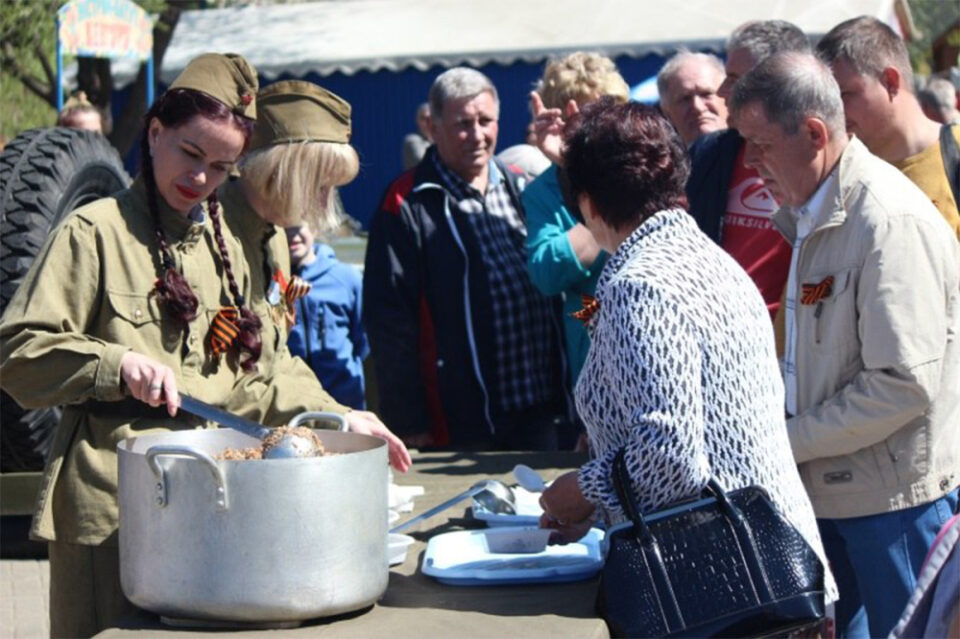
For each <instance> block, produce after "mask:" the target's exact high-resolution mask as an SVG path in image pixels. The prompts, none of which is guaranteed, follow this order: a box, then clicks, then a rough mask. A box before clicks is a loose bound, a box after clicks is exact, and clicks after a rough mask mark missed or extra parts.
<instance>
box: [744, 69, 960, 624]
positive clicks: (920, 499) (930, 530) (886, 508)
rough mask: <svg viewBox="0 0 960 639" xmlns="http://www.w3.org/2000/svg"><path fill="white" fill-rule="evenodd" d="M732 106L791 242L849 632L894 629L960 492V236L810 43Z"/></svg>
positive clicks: (803, 388) (833, 555) (802, 383)
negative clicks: (873, 136) (850, 115)
mask: <svg viewBox="0 0 960 639" xmlns="http://www.w3.org/2000/svg"><path fill="white" fill-rule="evenodd" d="M730 108H731V113H732V115H733V118H734V122H735V124H736V126H737V128H738V129H739V130H740V133H741V134H742V135H743V137H744V138H745V139H746V141H747V148H746V158H745V161H746V163H747V164H748V165H752V166H754V167H755V168H757V170H758V171H759V172H760V174H761V177H762V178H763V180H764V182H765V183H766V185H767V187H768V188H770V190H771V191H773V193H774V195H775V196H776V197H777V198H778V200H779V201H780V202H781V203H782V205H783V206H782V208H781V209H780V210H779V211H778V212H777V213H776V214H775V216H774V223H775V224H776V225H777V227H778V228H779V229H780V231H781V232H782V233H783V234H784V236H785V237H786V238H787V240H788V241H790V242H791V243H792V244H793V254H792V261H791V267H790V275H789V277H788V280H787V299H786V309H787V310H786V313H787V315H786V319H787V339H786V353H785V357H784V372H785V377H786V379H785V381H786V389H787V406H786V410H787V414H788V420H787V428H788V430H789V434H790V443H791V446H792V448H793V453H794V457H795V459H796V460H797V462H798V463H799V465H800V474H801V477H802V478H803V480H804V485H805V486H806V488H807V491H808V492H809V494H810V498H811V501H812V502H813V506H814V510H815V512H816V514H817V517H818V523H819V525H820V531H821V535H822V537H823V542H824V546H825V548H826V552H827V557H828V559H829V561H830V564H831V567H832V569H833V572H834V574H835V576H836V578H837V582H838V585H839V587H840V601H839V602H838V604H837V631H838V636H845V637H860V636H863V637H868V636H872V637H878V636H886V635H887V634H888V633H889V632H890V629H891V628H892V627H893V625H894V623H896V621H897V618H898V616H899V614H900V612H901V611H902V610H903V607H904V605H905V604H906V602H907V599H908V598H909V595H910V593H911V592H912V591H913V589H914V587H915V585H916V576H917V575H916V573H917V570H918V569H919V567H920V563H921V562H922V561H923V558H924V556H925V554H926V551H927V549H928V548H929V546H930V544H931V542H932V541H933V538H934V536H935V535H936V533H937V531H938V530H939V528H940V527H941V526H942V525H943V523H944V522H946V520H947V519H948V518H949V516H950V513H951V511H952V510H953V509H954V508H956V504H957V484H958V482H960V457H958V451H960V428H958V427H960V344H958V339H960V337H958V335H960V281H958V278H960V246H958V244H957V242H956V241H955V240H954V236H953V233H952V231H951V229H950V228H949V226H948V225H947V224H946V222H944V220H943V217H942V216H940V215H939V214H938V212H937V210H936V209H935V208H934V207H933V205H932V204H931V203H930V199H929V198H928V197H927V196H925V195H924V194H923V192H922V191H920V190H919V189H918V188H917V187H916V186H915V185H914V184H913V183H912V182H911V181H910V180H908V179H907V178H906V177H904V175H903V174H902V173H900V172H899V171H897V170H896V169H895V168H894V167H892V166H890V165H889V164H887V163H886V162H883V161H882V160H880V159H879V158H877V157H875V156H873V155H871V153H870V152H869V151H868V150H867V149H866V147H865V146H864V145H863V144H862V143H861V142H860V141H859V140H858V139H856V138H848V136H847V134H846V132H845V126H844V115H843V103H842V101H841V98H840V89H839V87H838V86H837V83H836V81H835V79H834V78H833V76H832V75H831V72H830V69H829V68H827V67H826V66H825V65H824V64H823V63H821V62H819V61H818V60H817V59H816V58H814V57H813V56H811V55H809V54H801V53H784V54H779V55H776V56H773V57H771V58H769V59H768V60H766V61H764V62H763V63H762V64H760V65H759V66H757V67H756V68H755V69H753V70H752V71H751V72H750V73H748V74H747V75H745V76H744V77H743V78H742V79H741V80H740V81H739V82H738V83H737V85H736V87H735V88H734V91H733V96H732V100H731V103H730Z"/></svg>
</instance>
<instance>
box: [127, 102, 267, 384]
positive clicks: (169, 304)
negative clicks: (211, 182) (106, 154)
mask: <svg viewBox="0 0 960 639" xmlns="http://www.w3.org/2000/svg"><path fill="white" fill-rule="evenodd" d="M197 116H201V117H205V118H207V119H209V120H213V121H216V122H230V123H231V124H233V125H234V126H237V127H238V128H239V129H240V130H241V131H242V132H243V134H244V146H243V149H244V150H246V148H247V146H248V144H249V142H250V134H251V132H252V131H253V121H252V120H249V119H248V118H245V117H243V116H240V115H237V114H235V113H233V112H232V111H230V110H229V109H228V108H227V107H226V106H225V105H224V104H223V103H221V102H219V101H218V100H215V99H214V98H211V97H209V96H207V95H205V94H203V93H201V92H199V91H193V90H191V89H172V90H170V91H167V92H166V93H165V94H164V95H163V96H162V97H161V98H160V99H159V100H157V102H155V103H154V104H153V106H152V107H151V108H150V110H149V111H148V112H147V114H146V115H145V116H144V123H145V126H144V129H143V136H142V138H141V140H140V163H141V173H142V175H143V181H144V185H145V186H146V191H147V206H148V207H149V210H150V215H151V217H152V218H153V225H154V237H155V238H156V240H157V246H158V248H159V251H160V255H159V260H160V276H159V277H158V278H157V281H156V283H155V284H154V290H155V291H156V293H157V298H158V300H159V301H160V304H161V305H162V306H163V307H164V308H165V309H166V311H167V313H169V314H170V316H171V317H173V318H174V320H175V321H177V322H180V323H182V324H187V323H188V322H190V321H192V320H194V319H195V318H196V317H197V309H198V307H199V301H198V300H197V296H196V295H195V294H194V292H193V290H192V289H191V288H190V285H189V284H188V283H187V281H186V280H185V279H184V277H183V274H182V273H180V271H179V270H177V268H176V266H175V264H174V261H173V256H172V254H171V252H170V247H169V246H168V245H167V241H166V237H165V236H164V233H163V228H162V226H161V225H160V206H159V198H160V193H159V190H158V188H157V183H156V179H155V177H154V173H153V158H152V157H151V155H150V141H149V132H150V122H151V121H153V119H154V118H156V119H157V120H159V122H160V123H161V124H163V125H164V126H165V127H173V128H175V127H177V126H180V125H183V124H186V123H187V122H188V121H189V120H190V119H192V118H194V117H197ZM207 205H208V210H209V212H210V217H211V220H212V221H213V229H214V235H215V237H216V241H217V249H218V251H219V253H220V260H221V262H222V263H223V268H224V271H225V272H226V274H227V282H228V284H229V288H230V294H231V296H232V297H233V303H234V304H235V305H236V307H237V309H238V310H239V319H238V321H237V328H238V329H239V330H240V334H239V335H238V338H237V341H238V343H239V346H240V349H241V351H243V352H244V353H246V357H245V358H243V359H242V361H241V366H242V367H243V369H244V370H246V371H251V370H253V369H255V368H256V365H257V360H258V359H259V358H260V348H261V340H260V329H261V327H262V325H261V322H260V319H259V318H258V317H257V316H256V314H255V313H253V312H252V311H251V310H250V309H249V308H247V306H246V300H245V299H244V297H243V295H242V294H241V293H240V287H239V286H237V281H236V277H235V276H234V274H233V267H232V264H231V262H230V252H229V251H228V250H227V244H226V241H225V240H224V237H223V230H222V225H221V220H220V217H221V216H220V203H219V202H218V201H217V196H216V191H213V192H212V193H211V194H210V195H209V196H208V197H207Z"/></svg>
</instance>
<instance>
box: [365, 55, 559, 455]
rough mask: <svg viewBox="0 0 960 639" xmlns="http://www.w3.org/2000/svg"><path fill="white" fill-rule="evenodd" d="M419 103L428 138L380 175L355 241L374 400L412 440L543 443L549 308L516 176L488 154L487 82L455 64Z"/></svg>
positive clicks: (554, 313) (551, 369)
mask: <svg viewBox="0 0 960 639" xmlns="http://www.w3.org/2000/svg"><path fill="white" fill-rule="evenodd" d="M429 104H430V129H431V131H430V132H431V134H432V137H433V141H434V145H433V146H432V147H431V148H430V149H429V150H428V151H427V154H426V155H425V156H424V158H423V159H422V160H421V161H420V163H419V164H418V165H417V166H416V167H414V168H413V169H412V170H410V171H408V172H406V173H404V174H403V175H401V176H400V177H399V178H397V179H396V180H395V181H394V182H393V183H392V184H391V185H390V186H389V187H388V188H387V192H386V195H385V196H384V198H383V201H382V203H381V206H380V210H379V211H377V212H376V213H375V215H374V217H373V221H372V224H371V229H370V240H369V244H368V247H367V258H366V266H365V269H364V281H363V294H364V298H363V308H364V320H365V325H366V328H367V334H368V337H369V339H370V345H371V348H372V353H373V359H374V364H375V366H376V371H377V381H378V388H379V393H380V412H381V414H382V415H383V416H384V419H386V420H387V421H389V422H390V423H391V425H393V428H394V429H395V432H396V433H397V434H398V435H400V436H401V437H402V438H403V439H404V440H405V441H406V442H407V443H408V444H410V445H412V446H417V447H454V448H457V449H499V450H549V449H556V448H557V445H558V440H557V432H558V426H560V425H562V424H564V422H565V421H567V420H569V419H570V417H569V416H570V406H571V404H569V403H568V400H567V397H566V394H565V393H564V390H563V389H564V383H563V376H564V370H563V355H562V342H561V339H562V337H561V334H560V327H559V321H558V317H559V309H558V308H557V307H555V306H554V304H555V302H557V301H556V300H553V299H551V298H548V297H546V296H544V295H543V294H541V293H540V292H539V291H538V290H537V288H536V287H535V286H534V285H533V282H532V281H531V280H530V275H529V273H528V272H527V268H526V262H527V259H526V258H527V253H526V224H525V218H524V211H523V206H522V204H521V201H520V193H521V191H522V190H523V188H524V184H525V176H524V175H523V174H520V173H517V172H516V171H515V170H513V169H511V168H508V167H507V166H506V165H504V164H503V163H502V162H500V161H499V160H497V159H496V158H495V157H494V151H495V149H496V144H497V132H498V126H497V119H498V116H499V112H500V104H499V100H498V98H497V90H496V88H495V87H494V86H493V84H492V83H491V82H490V80H489V78H487V77H486V76H485V75H483V74H482V73H480V72H479V71H475V70H473V69H468V68H464V67H458V68H454V69H450V70H448V71H445V72H444V73H442V74H441V75H440V76H438V77H437V79H436V80H435V81H434V83H433V86H432V87H431V88H430V94H429Z"/></svg>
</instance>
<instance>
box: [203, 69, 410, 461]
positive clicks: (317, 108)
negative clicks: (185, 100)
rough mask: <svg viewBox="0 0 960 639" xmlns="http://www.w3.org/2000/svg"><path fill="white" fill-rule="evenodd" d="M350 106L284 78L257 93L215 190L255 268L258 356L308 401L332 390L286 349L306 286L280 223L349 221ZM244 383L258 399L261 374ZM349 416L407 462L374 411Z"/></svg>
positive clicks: (355, 164)
mask: <svg viewBox="0 0 960 639" xmlns="http://www.w3.org/2000/svg"><path fill="white" fill-rule="evenodd" d="M350 111H351V108H350V104H349V103H348V102H347V101H346V100H344V99H342V98H341V97H339V96H338V95H336V94H334V93H331V92H329V91H327V90H326V89H324V88H322V87H320V86H318V85H316V84H313V83H312V82H304V81H300V80H284V81H281V82H276V83H274V84H271V85H270V86H269V87H266V88H265V89H263V90H262V91H260V92H259V93H258V94H257V123H256V126H255V127H254V131H253V137H252V140H251V143H250V151H249V152H248V153H247V154H246V156H244V158H243V159H242V160H241V161H240V170H239V178H238V179H231V180H229V181H227V182H225V183H224V184H223V186H221V187H220V189H219V190H218V192H217V193H218V197H219V199H220V201H221V202H222V204H223V206H224V216H225V220H226V222H227V226H228V227H229V229H230V230H231V231H232V232H233V233H234V234H235V235H236V236H237V237H238V238H239V239H240V242H241V243H242V244H243V249H244V254H245V255H246V258H247V262H248V264H249V269H250V283H251V284H250V289H251V296H250V307H251V309H252V310H253V311H254V312H255V313H256V315H257V316H258V318H259V319H260V320H261V322H262V323H263V331H262V335H263V343H262V350H261V356H260V357H261V359H260V361H261V362H262V363H263V364H264V365H269V366H271V367H272V371H273V373H274V374H283V375H286V376H289V377H295V378H296V382H295V383H296V384H297V385H298V387H299V388H300V389H301V392H302V394H303V396H304V397H315V396H319V395H320V394H323V396H326V393H324V392H323V390H322V388H321V386H320V382H319V381H318V380H317V377H316V375H315V374H314V372H313V371H312V370H311V369H310V367H309V366H308V365H307V364H306V362H304V361H303V360H302V359H300V358H298V357H294V356H292V355H291V354H290V351H289V350H288V349H287V347H286V342H287V331H288V329H289V328H290V325H291V324H292V322H293V315H294V311H293V308H294V304H293V302H294V301H295V299H296V296H297V292H299V293H300V294H303V293H306V290H307V289H306V288H305V285H304V283H302V282H296V281H295V280H294V278H293V277H292V273H291V268H290V254H289V250H288V247H287V240H286V236H285V234H284V232H283V229H284V228H286V227H288V226H297V225H301V224H304V223H308V224H311V225H313V227H314V228H317V229H320V230H321V231H333V230H334V229H336V228H337V227H338V226H339V225H340V223H341V222H342V218H341V216H340V215H339V213H338V212H337V211H336V209H335V207H334V205H333V200H334V193H335V188H336V187H338V186H343V185H344V184H347V183H349V182H350V181H351V180H353V178H354V177H356V175H357V171H358V170H359V168H360V160H359V158H358V156H357V152H356V151H355V150H354V148H353V147H352V146H350V143H349V142H350V125H351V120H350ZM278 227H280V228H278ZM267 363H269V364H267ZM261 368H263V366H261ZM241 387H248V390H249V394H252V395H254V396H255V395H256V394H257V393H258V392H259V382H258V380H257V378H255V377H247V378H245V379H243V380H241ZM247 394H248V392H247V389H242V390H239V392H237V393H235V394H234V395H233V397H232V399H234V400H240V404H241V405H243V404H245V403H247V402H246V401H245V398H246V396H247ZM231 408H232V407H231ZM311 410H319V408H311ZM344 410H348V409H346V408H344ZM346 419H347V422H348V424H349V427H350V430H351V431H353V432H360V433H366V434H372V435H376V436H379V437H381V438H383V439H385V440H386V441H387V444H388V446H389V455H390V463H391V465H393V467H394V468H396V469H398V470H401V471H405V470H406V469H407V468H408V467H409V466H410V453H409V452H408V451H407V449H406V446H404V444H403V442H402V441H401V440H400V438H398V437H396V436H395V435H394V434H393V433H391V432H390V431H389V430H388V429H387V427H386V426H385V425H384V424H383V422H381V421H380V419H379V418H378V417H377V416H376V415H374V414H373V413H371V412H369V411H360V410H349V411H348V412H347V414H346Z"/></svg>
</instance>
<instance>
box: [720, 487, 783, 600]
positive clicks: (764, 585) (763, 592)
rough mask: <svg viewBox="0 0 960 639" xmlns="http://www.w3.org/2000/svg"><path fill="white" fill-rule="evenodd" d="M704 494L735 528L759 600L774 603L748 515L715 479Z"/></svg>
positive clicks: (768, 579)
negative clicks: (709, 497)
mask: <svg viewBox="0 0 960 639" xmlns="http://www.w3.org/2000/svg"><path fill="white" fill-rule="evenodd" d="M704 492H705V493H709V494H711V495H712V496H713V497H714V499H716V500H717V505H718V506H719V507H720V510H722V511H723V513H724V515H726V518H727V521H728V522H729V523H730V526H731V527H732V528H733V533H734V535H736V537H737V544H738V545H739V546H740V552H741V553H742V554H743V563H744V565H745V566H746V567H747V571H748V572H749V573H750V582H751V585H752V586H753V590H754V592H755V593H756V596H757V600H758V601H759V602H761V603H769V602H772V601H773V600H774V595H773V588H772V587H771V586H770V578H769V576H768V575H767V569H766V568H765V567H764V565H763V562H762V561H761V559H760V548H759V547H758V546H757V540H756V538H755V537H754V535H753V529H752V528H751V527H750V522H749V520H748V519H747V517H746V515H744V514H743V511H742V510H740V509H739V508H737V506H736V504H734V503H733V501H731V500H730V496H729V495H727V492H726V491H725V490H724V489H723V486H721V485H720V482H718V481H717V480H716V478H715V477H710V479H709V480H708V481H707V485H706V487H705V488H704Z"/></svg>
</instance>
